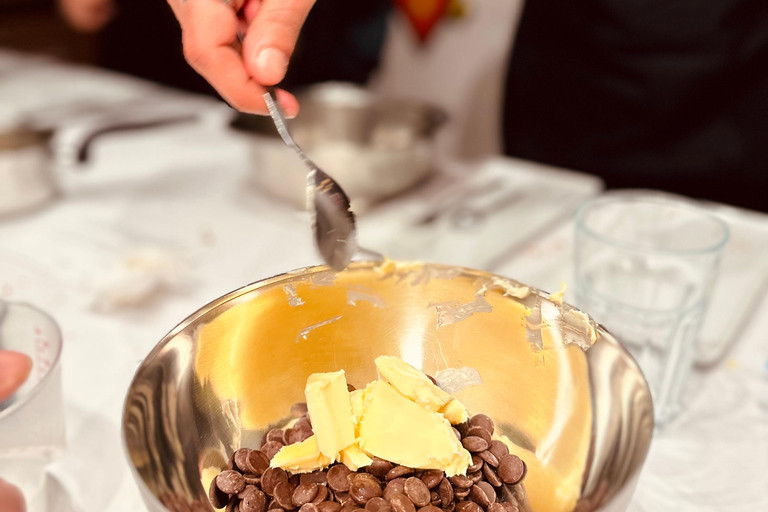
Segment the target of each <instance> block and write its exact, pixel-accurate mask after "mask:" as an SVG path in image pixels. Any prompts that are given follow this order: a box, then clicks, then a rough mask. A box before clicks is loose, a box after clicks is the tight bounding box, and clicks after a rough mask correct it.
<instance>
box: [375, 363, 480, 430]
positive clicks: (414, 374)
mask: <svg viewBox="0 0 768 512" xmlns="http://www.w3.org/2000/svg"><path fill="white" fill-rule="evenodd" d="M375 363H376V369H377V370H378V371H379V375H380V376H381V378H382V379H384V380H385V381H387V382H388V383H389V384H391V385H392V386H393V387H394V388H395V389H397V391H399V392H400V393H401V394H403V395H405V396H406V397H408V398H409V399H411V400H413V401H414V402H416V403H417V404H420V405H422V406H423V407H426V408H427V409H428V410H430V411H434V412H439V413H441V414H443V415H444V416H445V418H446V419H447V420H448V421H450V422H451V423H453V424H458V423H463V422H465V421H467V418H468V414H467V409H466V407H464V405H462V403H461V402H459V401H458V400H457V399H456V398H454V397H453V396H452V395H450V394H448V393H446V392H445V391H443V390H442V389H440V388H439V387H437V386H435V385H434V384H432V381H431V380H429V377H427V376H426V375H424V373H423V372H420V371H419V370H417V369H416V368H414V367H413V366H411V365H409V364H408V363H406V362H405V361H403V360H402V359H400V358H398V357H394V356H379V357H377V358H376V361H375ZM452 402H453V403H452Z"/></svg>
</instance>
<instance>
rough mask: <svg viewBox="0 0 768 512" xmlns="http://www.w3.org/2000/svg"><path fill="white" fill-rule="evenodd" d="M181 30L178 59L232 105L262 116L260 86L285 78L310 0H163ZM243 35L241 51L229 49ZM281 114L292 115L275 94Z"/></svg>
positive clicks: (290, 101) (292, 107) (288, 101)
mask: <svg viewBox="0 0 768 512" xmlns="http://www.w3.org/2000/svg"><path fill="white" fill-rule="evenodd" d="M168 3H169V4H170V5H171V8H172V9H173V12H174V14H175V15H176V18H177V19H178V20H179V23H180V24H181V28H182V34H183V35H182V39H183V41H182V42H183V45H184V57H185V58H186V59H187V62H188V63H189V64H190V65H191V66H192V67H193V68H194V69H195V71H197V72H198V73H200V75H202V76H203V78H205V79H206V80H207V81H208V82H209V83H210V84H211V85H212V86H213V87H214V88H215V89H216V90H217V91H218V92H219V94H221V96H222V97H223V98H224V99H225V100H226V101H227V103H229V104H230V105H231V106H232V107H234V108H236V109H237V110H240V111H242V112H249V113H254V114H267V113H268V111H267V107H266V104H265V103H264V99H263V97H262V95H263V94H264V92H265V90H266V86H271V85H275V84H277V83H278V82H280V81H281V80H282V79H283V77H284V76H285V72H286V70H287V68H288V61H289V59H290V57H291V54H292V53H293V50H294V47H295V46H296V40H297V39H298V37H299V32H300V30H301V27H302V25H303V24H304V20H305V19H306V17H307V14H309V11H310V9H311V8H312V5H314V3H315V0H168ZM238 34H245V37H244V39H243V42H242V51H238V50H237V49H235V48H234V46H235V45H236V44H237V42H238V41H239V38H238ZM277 98H278V101H279V102H280V105H281V106H282V107H283V110H284V111H285V113H286V115H287V116H289V117H293V116H295V115H296V114H297V113H298V110H299V104H298V102H297V101H296V98H294V97H293V95H291V94H290V93H288V92H286V91H283V90H278V91H277Z"/></svg>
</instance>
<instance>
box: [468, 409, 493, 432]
mask: <svg viewBox="0 0 768 512" xmlns="http://www.w3.org/2000/svg"><path fill="white" fill-rule="evenodd" d="M469 426H470V427H481V428H484V429H485V430H487V431H488V432H489V433H490V434H493V420H492V419H491V418H489V417H488V416H486V415H485V414H475V415H474V416H472V417H471V418H470V419H469Z"/></svg>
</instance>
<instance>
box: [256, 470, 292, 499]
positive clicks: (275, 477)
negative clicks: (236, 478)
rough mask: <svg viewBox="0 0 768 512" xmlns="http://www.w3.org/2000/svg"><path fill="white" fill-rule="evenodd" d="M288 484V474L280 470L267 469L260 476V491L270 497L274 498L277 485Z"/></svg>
mask: <svg viewBox="0 0 768 512" xmlns="http://www.w3.org/2000/svg"><path fill="white" fill-rule="evenodd" d="M281 482H285V483H286V484H287V483H288V474H287V473H286V472H285V470H284V469H281V468H267V469H266V470H265V471H264V474H263V475H261V490H262V491H264V492H265V493H267V494H269V495H270V496H274V494H275V487H276V486H277V484H279V483H281Z"/></svg>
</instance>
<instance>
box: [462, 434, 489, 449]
mask: <svg viewBox="0 0 768 512" xmlns="http://www.w3.org/2000/svg"><path fill="white" fill-rule="evenodd" d="M461 444H462V446H464V448H466V449H467V450H468V451H470V452H474V453H479V452H484V451H485V450H487V449H488V443H487V442H486V441H485V439H483V438H482V437H477V436H467V437H465V438H464V439H462V440H461Z"/></svg>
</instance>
